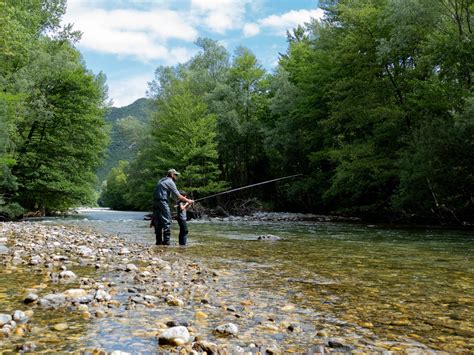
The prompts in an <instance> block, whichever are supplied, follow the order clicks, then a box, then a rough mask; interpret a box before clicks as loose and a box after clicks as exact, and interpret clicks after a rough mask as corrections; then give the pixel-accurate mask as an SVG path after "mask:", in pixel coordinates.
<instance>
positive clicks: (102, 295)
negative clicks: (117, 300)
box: [94, 290, 112, 302]
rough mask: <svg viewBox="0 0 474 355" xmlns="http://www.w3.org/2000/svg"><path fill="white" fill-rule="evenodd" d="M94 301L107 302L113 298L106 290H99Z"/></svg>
mask: <svg viewBox="0 0 474 355" xmlns="http://www.w3.org/2000/svg"><path fill="white" fill-rule="evenodd" d="M94 299H95V300H96V301H97V302H107V301H110V300H111V299H112V296H110V295H109V294H108V293H107V292H106V291H104V290H97V292H96V293H95V295H94Z"/></svg>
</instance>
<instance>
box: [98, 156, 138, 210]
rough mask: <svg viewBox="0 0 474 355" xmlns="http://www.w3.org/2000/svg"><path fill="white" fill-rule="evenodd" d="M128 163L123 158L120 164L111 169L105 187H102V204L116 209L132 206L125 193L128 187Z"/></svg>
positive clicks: (125, 208)
mask: <svg viewBox="0 0 474 355" xmlns="http://www.w3.org/2000/svg"><path fill="white" fill-rule="evenodd" d="M128 164H129V163H128V162H127V161H123V160H121V161H119V163H118V165H117V166H116V167H114V168H113V169H112V170H111V171H110V173H109V175H108V176H107V181H106V184H105V187H104V188H103V189H102V195H101V204H102V205H104V206H108V207H110V208H113V209H116V210H127V209H130V208H131V207H132V206H130V205H129V204H127V201H126V200H125V193H126V192H127V188H128V184H127V176H126V169H127V167H128Z"/></svg>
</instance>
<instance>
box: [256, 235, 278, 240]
mask: <svg viewBox="0 0 474 355" xmlns="http://www.w3.org/2000/svg"><path fill="white" fill-rule="evenodd" d="M280 239H281V238H280V237H279V236H277V235H273V234H265V235H259V236H258V237H257V240H262V241H274V240H280Z"/></svg>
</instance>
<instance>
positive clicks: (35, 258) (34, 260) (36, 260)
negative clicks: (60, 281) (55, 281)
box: [30, 255, 41, 265]
mask: <svg viewBox="0 0 474 355" xmlns="http://www.w3.org/2000/svg"><path fill="white" fill-rule="evenodd" d="M40 262H41V258H40V257H39V256H38V255H34V256H32V257H31V259H30V265H38V264H39V263H40Z"/></svg>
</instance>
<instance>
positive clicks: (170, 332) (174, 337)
mask: <svg viewBox="0 0 474 355" xmlns="http://www.w3.org/2000/svg"><path fill="white" fill-rule="evenodd" d="M190 340H191V337H190V335H189V332H188V329H187V328H186V327H183V326H182V325H179V326H177V327H173V328H168V329H166V330H165V331H164V332H163V333H161V334H160V335H159V336H158V343H159V344H162V345H175V346H178V345H183V344H186V343H188V342H189V341H190Z"/></svg>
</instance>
